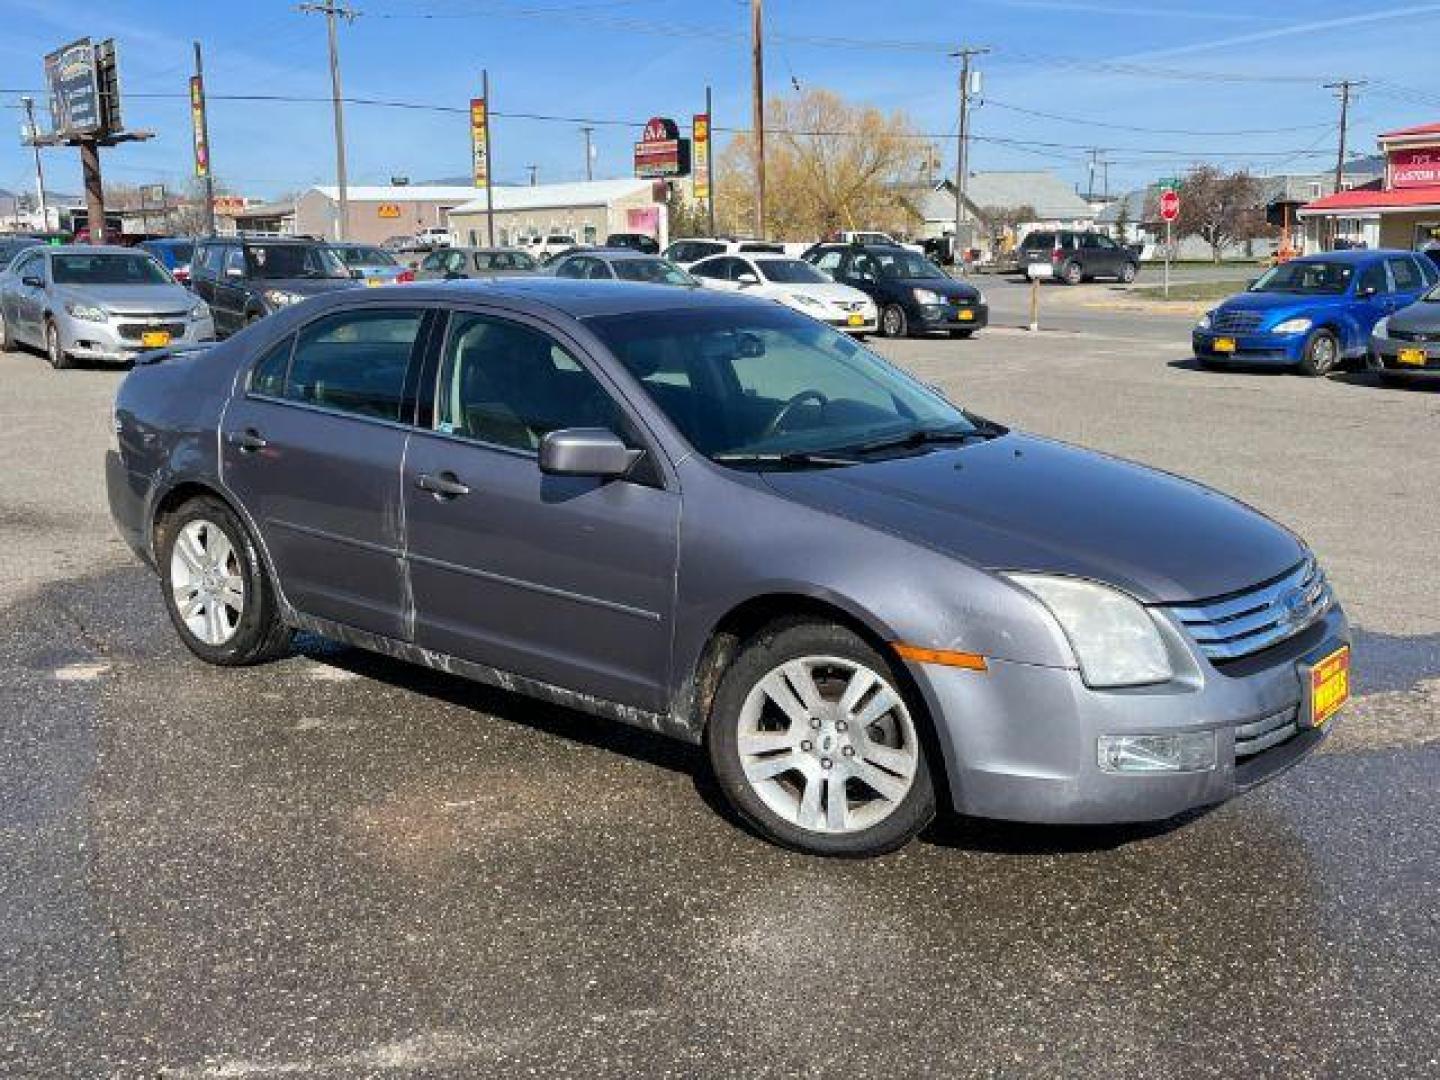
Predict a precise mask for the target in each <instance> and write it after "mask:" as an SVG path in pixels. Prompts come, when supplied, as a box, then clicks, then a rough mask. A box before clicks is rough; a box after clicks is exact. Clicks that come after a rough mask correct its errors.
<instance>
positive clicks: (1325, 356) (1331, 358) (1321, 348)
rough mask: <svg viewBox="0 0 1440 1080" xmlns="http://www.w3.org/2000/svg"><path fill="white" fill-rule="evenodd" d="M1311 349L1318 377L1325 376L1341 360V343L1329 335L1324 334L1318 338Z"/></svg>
mask: <svg viewBox="0 0 1440 1080" xmlns="http://www.w3.org/2000/svg"><path fill="white" fill-rule="evenodd" d="M1311 349H1312V352H1311V356H1312V360H1313V364H1314V368H1315V373H1316V374H1317V375H1324V374H1325V373H1326V372H1327V371H1329V370H1330V369H1331V368H1333V367H1334V366H1335V362H1336V360H1337V359H1338V358H1339V353H1340V348H1339V343H1338V342H1336V340H1335V339H1334V338H1333V337H1331V336H1330V335H1329V334H1323V335H1321V336H1320V337H1318V338H1316V339H1315V344H1314V345H1312V346H1311Z"/></svg>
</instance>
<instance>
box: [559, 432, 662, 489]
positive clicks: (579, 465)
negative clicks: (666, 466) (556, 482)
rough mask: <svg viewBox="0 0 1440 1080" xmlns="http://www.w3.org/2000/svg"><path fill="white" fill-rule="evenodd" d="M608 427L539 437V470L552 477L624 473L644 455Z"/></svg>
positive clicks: (617, 475)
mask: <svg viewBox="0 0 1440 1080" xmlns="http://www.w3.org/2000/svg"><path fill="white" fill-rule="evenodd" d="M644 453H645V452H644V451H643V450H633V449H631V448H630V447H628V446H626V445H625V443H624V442H622V441H621V439H620V436H618V435H616V434H615V433H614V432H613V431H607V430H606V429H605V428H562V429H560V430H559V431H552V432H550V433H549V434H548V435H546V436H545V437H544V438H543V439H541V440H540V471H541V472H543V473H547V474H549V475H551V476H594V477H600V478H602V479H611V478H614V477H619V476H624V475H625V474H626V473H628V472H629V471H630V470H631V469H632V468H633V467H634V466H635V463H636V462H637V461H639V460H640V459H641V458H642V457H643V456H644Z"/></svg>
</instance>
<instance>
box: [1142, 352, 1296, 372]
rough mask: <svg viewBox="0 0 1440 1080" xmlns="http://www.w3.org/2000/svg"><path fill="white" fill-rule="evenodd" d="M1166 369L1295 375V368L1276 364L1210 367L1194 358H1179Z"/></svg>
mask: <svg viewBox="0 0 1440 1080" xmlns="http://www.w3.org/2000/svg"><path fill="white" fill-rule="evenodd" d="M1165 366H1166V367H1171V368H1174V369H1175V370H1176V371H1199V372H1205V373H1206V374H1210V375H1225V374H1235V375H1271V376H1281V375H1293V374H1295V371H1294V369H1293V368H1289V367H1280V366H1277V365H1275V364H1223V365H1219V364H1217V365H1215V366H1214V367H1210V366H1208V365H1206V364H1202V363H1201V362H1200V361H1199V360H1198V359H1197V358H1196V357H1194V356H1182V357H1177V358H1176V359H1174V360H1167V361H1165Z"/></svg>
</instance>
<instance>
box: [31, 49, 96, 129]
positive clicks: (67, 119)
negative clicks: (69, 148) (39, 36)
mask: <svg viewBox="0 0 1440 1080" xmlns="http://www.w3.org/2000/svg"><path fill="white" fill-rule="evenodd" d="M45 86H46V87H47V89H48V90H49V92H50V128H51V130H52V131H53V132H54V133H55V135H56V136H57V137H59V138H62V139H67V138H73V137H75V136H87V135H95V134H98V133H99V132H100V131H101V130H103V127H104V117H103V115H102V113H101V107H100V76H99V72H98V70H97V69H96V64H95V46H94V45H92V44H91V43H90V39H89V38H81V39H80V40H79V41H72V42H71V43H70V44H69V45H66V46H64V47H63V48H59V49H56V50H55V51H54V52H52V53H50V54H49V55H48V56H46V57H45Z"/></svg>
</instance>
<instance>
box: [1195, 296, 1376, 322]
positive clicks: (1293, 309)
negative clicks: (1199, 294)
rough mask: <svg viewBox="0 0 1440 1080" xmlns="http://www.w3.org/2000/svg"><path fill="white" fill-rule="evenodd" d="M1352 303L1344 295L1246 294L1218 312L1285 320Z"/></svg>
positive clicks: (1218, 309) (1234, 299)
mask: <svg viewBox="0 0 1440 1080" xmlns="http://www.w3.org/2000/svg"><path fill="white" fill-rule="evenodd" d="M1351 303H1354V300H1353V299H1352V298H1351V297H1349V296H1346V295H1343V294H1342V295H1340V296H1300V295H1298V294H1296V293H1282V292H1244V293H1238V294H1236V295H1235V296H1232V297H1230V298H1229V299H1227V300H1225V301H1224V302H1222V303H1221V304H1220V306H1219V307H1218V308H1216V310H1217V311H1258V312H1261V313H1263V314H1268V315H1273V316H1275V317H1276V318H1285V317H1286V316H1288V315H1292V314H1298V313H1300V312H1305V311H1315V310H1316V309H1317V308H1333V307H1344V306H1345V305H1346V304H1351Z"/></svg>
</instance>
